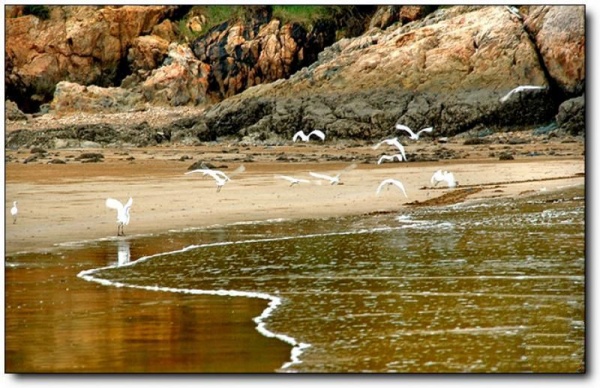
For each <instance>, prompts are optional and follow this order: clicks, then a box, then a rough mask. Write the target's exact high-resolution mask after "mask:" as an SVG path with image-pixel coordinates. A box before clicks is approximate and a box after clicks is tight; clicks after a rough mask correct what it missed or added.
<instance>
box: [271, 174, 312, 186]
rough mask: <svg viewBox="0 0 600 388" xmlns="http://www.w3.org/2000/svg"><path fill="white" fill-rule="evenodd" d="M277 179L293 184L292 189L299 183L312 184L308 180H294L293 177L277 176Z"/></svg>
mask: <svg viewBox="0 0 600 388" xmlns="http://www.w3.org/2000/svg"><path fill="white" fill-rule="evenodd" d="M275 177H276V178H279V179H285V180H286V181H288V182H291V184H290V187H292V186H294V185H297V184H299V183H310V181H309V180H308V179H300V178H294V177H293V176H287V175H275Z"/></svg>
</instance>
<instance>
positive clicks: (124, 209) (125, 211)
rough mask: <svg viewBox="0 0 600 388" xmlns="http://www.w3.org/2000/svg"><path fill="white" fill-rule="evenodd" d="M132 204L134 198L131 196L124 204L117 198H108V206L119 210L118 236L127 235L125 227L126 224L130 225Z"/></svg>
mask: <svg viewBox="0 0 600 388" xmlns="http://www.w3.org/2000/svg"><path fill="white" fill-rule="evenodd" d="M131 204H133V198H131V197H129V200H128V201H127V203H126V204H125V205H124V206H123V204H122V203H121V202H120V201H119V200H117V199H114V198H107V199H106V207H108V208H111V209H115V210H116V211H117V224H118V226H117V236H125V233H124V232H123V227H124V226H125V225H129V211H130V210H131Z"/></svg>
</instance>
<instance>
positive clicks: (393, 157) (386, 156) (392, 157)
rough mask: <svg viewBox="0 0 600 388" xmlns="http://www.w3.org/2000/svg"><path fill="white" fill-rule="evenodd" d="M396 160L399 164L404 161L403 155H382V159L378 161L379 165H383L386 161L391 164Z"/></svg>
mask: <svg viewBox="0 0 600 388" xmlns="http://www.w3.org/2000/svg"><path fill="white" fill-rule="evenodd" d="M394 159H398V161H399V162H401V161H402V154H395V155H381V157H380V158H379V160H378V161H377V164H381V163H383V161H384V160H389V161H391V162H393V161H394Z"/></svg>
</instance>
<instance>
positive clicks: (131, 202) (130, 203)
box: [124, 197, 133, 208]
mask: <svg viewBox="0 0 600 388" xmlns="http://www.w3.org/2000/svg"><path fill="white" fill-rule="evenodd" d="M132 204H133V198H132V197H129V200H127V203H126V204H125V206H124V207H125V208H129V207H131V205H132Z"/></svg>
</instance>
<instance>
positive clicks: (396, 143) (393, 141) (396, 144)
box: [373, 137, 406, 160]
mask: <svg viewBox="0 0 600 388" xmlns="http://www.w3.org/2000/svg"><path fill="white" fill-rule="evenodd" d="M382 144H387V145H390V146H394V147H396V148H398V150H399V151H400V153H401V154H402V157H403V158H404V160H406V154H405V153H404V146H403V145H402V144H400V142H399V141H398V138H397V137H394V138H391V139H385V140H382V141H380V142H379V143H377V144H376V145H375V146H373V149H374V150H376V149H377V148H379V147H380V146H381V145H382Z"/></svg>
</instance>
